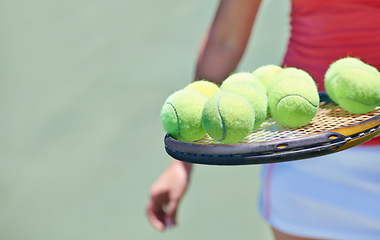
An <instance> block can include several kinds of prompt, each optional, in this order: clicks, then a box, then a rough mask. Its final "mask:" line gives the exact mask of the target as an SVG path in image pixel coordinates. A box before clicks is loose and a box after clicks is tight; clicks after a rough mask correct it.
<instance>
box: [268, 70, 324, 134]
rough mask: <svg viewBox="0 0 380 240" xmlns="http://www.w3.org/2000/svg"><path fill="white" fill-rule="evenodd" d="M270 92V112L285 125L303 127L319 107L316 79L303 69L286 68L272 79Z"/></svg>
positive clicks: (277, 120)
mask: <svg viewBox="0 0 380 240" xmlns="http://www.w3.org/2000/svg"><path fill="white" fill-rule="evenodd" d="M271 85H272V86H271V87H270V88H269V93H268V105H269V112H270V114H271V116H272V117H273V119H274V120H275V121H276V122H277V123H279V124H281V125H284V126H288V127H301V126H304V125H306V124H308V123H309V122H310V120H311V119H313V117H314V116H315V115H316V114H317V112H318V108H319V95H318V90H317V87H316V85H315V83H314V80H313V79H312V78H311V77H310V75H308V74H307V73H306V74H305V72H304V71H303V70H299V69H294V68H291V69H284V70H283V71H281V72H280V73H278V74H277V75H276V76H275V77H274V78H273V80H272V81H271Z"/></svg>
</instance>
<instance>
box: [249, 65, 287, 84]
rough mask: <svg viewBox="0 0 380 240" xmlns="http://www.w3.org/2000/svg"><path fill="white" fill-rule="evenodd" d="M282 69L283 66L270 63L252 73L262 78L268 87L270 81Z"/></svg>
mask: <svg viewBox="0 0 380 240" xmlns="http://www.w3.org/2000/svg"><path fill="white" fill-rule="evenodd" d="M281 70H282V67H279V66H276V65H273V64H269V65H265V66H261V67H259V68H257V69H255V70H254V71H253V72H252V74H253V75H254V76H256V77H257V78H258V79H260V80H261V81H262V82H263V83H264V86H265V87H268V83H269V81H270V80H271V79H272V78H273V77H274V76H275V75H276V74H277V73H279V72H280V71H281Z"/></svg>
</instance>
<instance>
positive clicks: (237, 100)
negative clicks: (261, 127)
mask: <svg viewBox="0 0 380 240" xmlns="http://www.w3.org/2000/svg"><path fill="white" fill-rule="evenodd" d="M254 121H255V110H254V109H253V107H252V105H251V103H250V102H249V101H248V100H247V99H246V98H245V97H244V96H242V95H241V94H239V93H236V92H232V91H221V92H219V93H217V94H215V95H214V96H212V97H211V98H210V99H209V100H208V101H207V102H206V104H205V106H204V108H203V112H202V125H203V128H204V129H205V130H206V132H207V134H208V135H209V136H210V137H211V138H213V139H214V140H216V141H218V142H220V143H224V144H233V143H238V142H240V141H241V140H243V139H244V138H245V137H247V136H248V135H249V134H250V133H251V131H252V128H253V125H254Z"/></svg>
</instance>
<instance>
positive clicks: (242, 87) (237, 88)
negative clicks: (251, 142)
mask: <svg viewBox="0 0 380 240" xmlns="http://www.w3.org/2000/svg"><path fill="white" fill-rule="evenodd" d="M222 90H229V91H234V92H237V93H240V94H241V95H243V96H244V97H245V98H247V99H248V101H249V102H250V103H251V104H252V107H253V109H254V110H255V123H254V126H253V129H252V130H254V129H256V128H258V127H259V126H260V125H261V124H262V123H263V122H264V121H265V120H266V118H267V116H268V97H267V95H266V94H265V93H264V92H263V90H262V89H261V88H260V87H259V86H257V85H256V84H254V83H252V82H233V83H230V84H227V85H226V86H223V88H222Z"/></svg>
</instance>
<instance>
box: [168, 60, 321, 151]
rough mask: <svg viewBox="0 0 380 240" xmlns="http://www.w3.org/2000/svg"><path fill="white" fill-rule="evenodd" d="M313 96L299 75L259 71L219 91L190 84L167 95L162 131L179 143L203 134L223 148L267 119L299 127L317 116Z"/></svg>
mask: <svg viewBox="0 0 380 240" xmlns="http://www.w3.org/2000/svg"><path fill="white" fill-rule="evenodd" d="M318 107H319V95H318V90H317V87H316V85H315V83H314V80H313V79H312V78H311V76H310V75H309V74H308V73H306V72H305V71H303V70H300V69H295V68H284V69H283V68H281V67H278V66H275V65H266V66H262V67H260V68H258V69H256V70H254V71H253V72H237V73H233V74H231V75H230V76H229V77H227V78H226V79H225V80H224V81H223V83H222V84H221V86H220V87H218V86H217V85H216V84H214V83H212V82H209V81H207V80H201V81H196V82H193V83H191V84H189V85H188V86H186V87H185V88H184V89H181V90H179V91H177V92H175V93H173V94H172V95H170V96H169V97H168V98H167V99H166V101H165V103H164V105H163V107H162V110H161V121H162V124H163V126H164V129H165V130H166V131H167V132H168V134H170V135H171V136H173V137H174V138H176V139H178V140H181V141H195V140H198V139H201V138H203V137H204V136H205V135H206V134H208V135H209V136H210V137H211V138H212V139H214V140H215V141H218V142H220V143H223V144H235V143H239V142H241V141H242V140H243V139H244V138H246V137H247V136H248V135H249V134H250V133H251V132H252V131H253V130H255V129H257V128H258V127H260V125H261V124H262V123H263V122H264V121H265V120H266V119H267V117H268V111H269V112H270V115H271V116H272V117H273V119H274V120H275V121H276V122H278V123H279V124H282V125H285V126H290V127H300V126H304V125H306V124H307V123H308V122H309V121H310V120H311V119H312V118H313V117H314V116H315V114H316V113H317V110H318Z"/></svg>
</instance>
